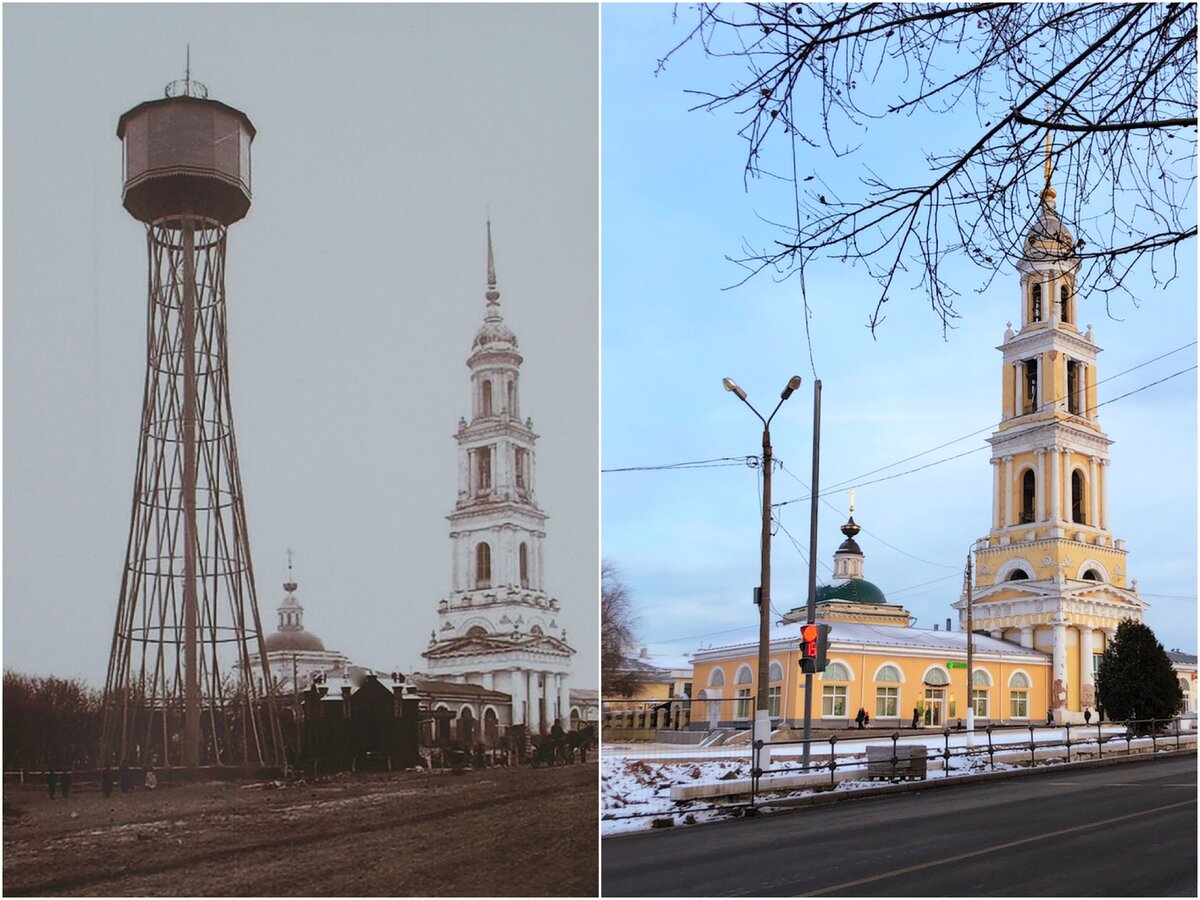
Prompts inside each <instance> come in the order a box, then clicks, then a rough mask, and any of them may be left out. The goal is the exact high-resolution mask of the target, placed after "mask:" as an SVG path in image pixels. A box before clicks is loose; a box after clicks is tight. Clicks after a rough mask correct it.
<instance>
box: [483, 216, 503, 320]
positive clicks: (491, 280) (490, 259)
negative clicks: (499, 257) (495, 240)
mask: <svg viewBox="0 0 1200 900" xmlns="http://www.w3.org/2000/svg"><path fill="white" fill-rule="evenodd" d="M484 296H485V297H486V298H487V302H488V306H495V305H498V304H499V302H500V291H498V290H497V289H496V258H495V256H494V255H493V253H492V217H491V216H488V219H487V293H486V294H485V295H484Z"/></svg>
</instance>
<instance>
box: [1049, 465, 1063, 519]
mask: <svg viewBox="0 0 1200 900" xmlns="http://www.w3.org/2000/svg"><path fill="white" fill-rule="evenodd" d="M1061 469H1062V466H1061V464H1060V463H1059V452H1058V447H1056V446H1052V447H1051V448H1050V521H1051V522H1055V523H1057V522H1061V521H1062V491H1061V490H1060V489H1059V474H1060V473H1061Z"/></svg>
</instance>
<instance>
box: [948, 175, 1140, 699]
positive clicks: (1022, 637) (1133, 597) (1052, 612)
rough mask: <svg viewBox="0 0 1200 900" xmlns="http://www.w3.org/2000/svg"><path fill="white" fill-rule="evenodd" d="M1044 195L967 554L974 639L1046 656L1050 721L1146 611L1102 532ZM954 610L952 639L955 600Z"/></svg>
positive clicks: (1091, 415) (1090, 694) (1091, 445)
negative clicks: (983, 521) (981, 522)
mask: <svg viewBox="0 0 1200 900" xmlns="http://www.w3.org/2000/svg"><path fill="white" fill-rule="evenodd" d="M1054 201H1055V191H1054V189H1053V188H1052V187H1051V186H1050V170H1049V162H1047V170H1046V186H1045V189H1044V190H1043V191H1042V201H1041V205H1040V207H1039V209H1038V214H1037V217H1036V218H1035V220H1034V223H1033V227H1032V228H1031V230H1030V232H1029V235H1028V236H1027V238H1026V240H1025V247H1024V253H1023V255H1022V257H1021V259H1020V260H1019V261H1018V263H1017V270H1018V271H1019V272H1020V275H1021V279H1020V329H1019V330H1018V331H1015V332H1014V331H1013V329H1012V324H1011V323H1009V327H1008V330H1007V331H1005V333H1004V343H1002V344H1001V345H1000V347H999V348H998V349H999V350H1000V352H1001V353H1002V354H1003V356H1004V362H1003V370H1002V385H1003V387H1002V392H1001V418H1000V424H999V427H998V428H997V430H996V432H995V433H994V434H993V435H992V436H991V437H990V438H989V439H988V442H989V443H990V444H991V445H992V471H993V484H994V490H993V496H992V523H991V529H990V531H989V532H988V535H987V537H985V538H981V539H980V540H979V541H978V542H977V543H976V549H975V559H976V566H975V582H974V586H973V588H974V589H973V594H974V597H973V606H974V609H973V614H974V615H973V618H974V627H975V628H978V629H984V630H987V631H988V632H989V633H990V634H991V635H992V636H993V637H997V638H1004V639H1006V640H1012V641H1017V642H1019V643H1020V644H1021V645H1022V646H1024V647H1033V648H1037V649H1040V650H1045V651H1046V652H1049V653H1051V654H1052V656H1053V673H1052V676H1051V684H1050V705H1051V706H1052V707H1053V709H1054V716H1055V719H1056V720H1057V721H1060V722H1061V721H1071V722H1082V721H1083V710H1084V709H1085V708H1088V707H1091V708H1095V705H1096V691H1095V671H1096V669H1097V667H1098V666H1099V662H1100V657H1101V656H1102V655H1103V653H1104V648H1105V647H1107V646H1108V642H1109V641H1111V640H1112V638H1113V636H1114V635H1115V634H1116V630H1117V625H1118V624H1119V623H1120V622H1121V620H1122V619H1133V620H1134V621H1137V622H1140V621H1141V620H1142V614H1143V611H1144V610H1145V608H1146V607H1147V605H1148V604H1147V603H1146V602H1145V601H1144V600H1142V599H1141V598H1140V597H1139V596H1138V593H1137V581H1136V580H1130V579H1129V568H1128V566H1129V563H1128V560H1127V552H1126V549H1125V542H1124V541H1123V540H1120V539H1114V538H1113V535H1112V532H1111V531H1110V530H1109V522H1108V462H1109V460H1108V447H1109V445H1110V444H1111V443H1112V441H1111V440H1109V438H1108V436H1107V435H1105V433H1104V431H1103V430H1102V429H1101V427H1100V420H1099V417H1098V416H1097V414H1096V410H1097V407H1098V405H1099V401H1098V399H1097V391H1096V385H1097V381H1098V378H1097V373H1098V369H1097V365H1096V358H1097V356H1098V355H1099V353H1100V348H1099V347H1097V346H1096V343H1095V340H1094V338H1093V335H1092V326H1091V325H1088V326H1087V330H1086V331H1083V330H1081V329H1080V327H1079V324H1078V323H1079V315H1080V310H1079V302H1078V301H1079V299H1080V298H1078V297H1077V295H1076V292H1075V278H1076V273H1077V272H1078V269H1079V259H1078V257H1077V256H1076V255H1075V239H1074V237H1073V236H1072V235H1071V232H1070V231H1068V230H1067V228H1066V226H1064V225H1063V223H1062V221H1061V220H1060V219H1059V217H1058V213H1057V212H1056V211H1055V202H1054ZM954 607H955V608H956V609H957V610H958V611H959V618H960V621H961V622H962V623H963V625H964V627H965V625H966V597H965V596H964V597H962V598H960V599H959V601H958V602H957V603H955V604H954Z"/></svg>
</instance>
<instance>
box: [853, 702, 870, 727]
mask: <svg viewBox="0 0 1200 900" xmlns="http://www.w3.org/2000/svg"><path fill="white" fill-rule="evenodd" d="M866 715H867V711H866V710H865V709H863V708H862V707H861V706H860V707H859V708H858V715H856V716H855V717H854V722H855V724H856V725H858V729H859V731H861V730H862V727H863V719H864V718H865V717H866Z"/></svg>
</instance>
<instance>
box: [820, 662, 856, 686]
mask: <svg viewBox="0 0 1200 900" xmlns="http://www.w3.org/2000/svg"><path fill="white" fill-rule="evenodd" d="M821 680H822V681H849V680H850V670H849V669H847V668H846V667H845V666H844V665H842V664H841V663H840V662H831V663H830V664H829V665H827V666H826V667H825V671H824V672H822V673H821Z"/></svg>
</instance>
